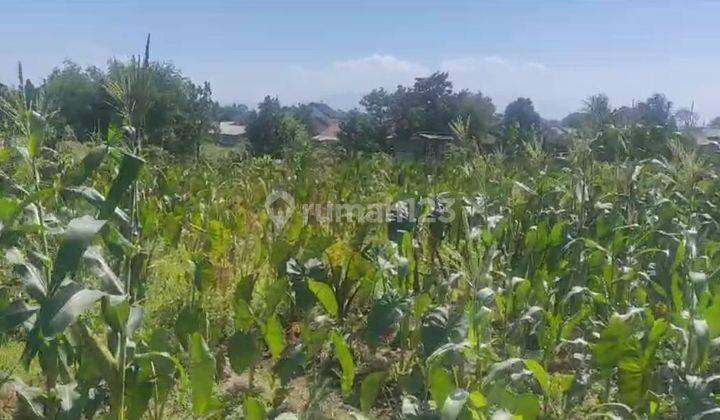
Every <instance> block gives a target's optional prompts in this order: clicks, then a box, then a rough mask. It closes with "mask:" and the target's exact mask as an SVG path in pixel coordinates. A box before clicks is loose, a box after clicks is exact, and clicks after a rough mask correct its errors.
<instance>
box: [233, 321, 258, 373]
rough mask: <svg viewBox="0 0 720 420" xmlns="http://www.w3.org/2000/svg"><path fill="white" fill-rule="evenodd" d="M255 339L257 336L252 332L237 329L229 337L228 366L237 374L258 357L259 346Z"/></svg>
mask: <svg viewBox="0 0 720 420" xmlns="http://www.w3.org/2000/svg"><path fill="white" fill-rule="evenodd" d="M257 341H258V339H257V337H256V336H255V334H254V333H252V332H242V331H238V332H236V333H235V334H233V336H232V337H230V342H229V343H228V358H229V359H230V366H232V368H233V370H234V371H235V373H237V374H238V375H240V374H242V373H243V372H244V371H245V369H247V368H249V367H250V366H252V365H253V364H254V363H255V361H257V360H258V359H259V358H260V356H261V354H260V348H259V347H258V343H257Z"/></svg>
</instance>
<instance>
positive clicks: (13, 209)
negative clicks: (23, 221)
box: [0, 197, 22, 223]
mask: <svg viewBox="0 0 720 420" xmlns="http://www.w3.org/2000/svg"><path fill="white" fill-rule="evenodd" d="M21 211H22V206H21V205H20V201H18V200H15V199H13V198H10V197H0V222H5V223H8V222H11V221H12V220H13V219H15V217H17V215H19V214H20V212H21Z"/></svg>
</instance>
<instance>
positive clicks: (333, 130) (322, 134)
mask: <svg viewBox="0 0 720 420" xmlns="http://www.w3.org/2000/svg"><path fill="white" fill-rule="evenodd" d="M339 134H340V121H331V122H330V123H329V124H328V125H327V126H325V127H323V128H322V129H321V130H320V131H319V132H318V134H317V135H316V136H314V137H313V139H315V140H317V141H322V142H335V141H338V135H339Z"/></svg>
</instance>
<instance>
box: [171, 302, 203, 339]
mask: <svg viewBox="0 0 720 420" xmlns="http://www.w3.org/2000/svg"><path fill="white" fill-rule="evenodd" d="M206 325H207V316H206V315H205V311H204V310H203V309H202V308H201V307H199V306H184V307H183V308H182V309H181V310H180V313H179V314H178V317H177V320H176V321H175V335H176V336H177V338H178V340H179V341H180V344H182V346H183V347H185V348H186V349H187V348H188V337H189V336H190V335H192V334H193V333H195V332H201V331H205V328H206Z"/></svg>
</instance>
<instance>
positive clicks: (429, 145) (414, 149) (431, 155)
mask: <svg viewBox="0 0 720 420" xmlns="http://www.w3.org/2000/svg"><path fill="white" fill-rule="evenodd" d="M453 139H454V137H453V136H452V135H451V134H447V133H428V132H419V133H415V134H413V135H412V136H410V137H409V138H405V139H400V138H398V139H395V141H394V142H393V149H394V154H395V157H396V158H398V159H424V160H425V161H427V162H431V161H436V160H439V159H442V157H443V155H444V154H445V151H446V150H447V147H448V145H449V144H450V142H452V141H453Z"/></svg>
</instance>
